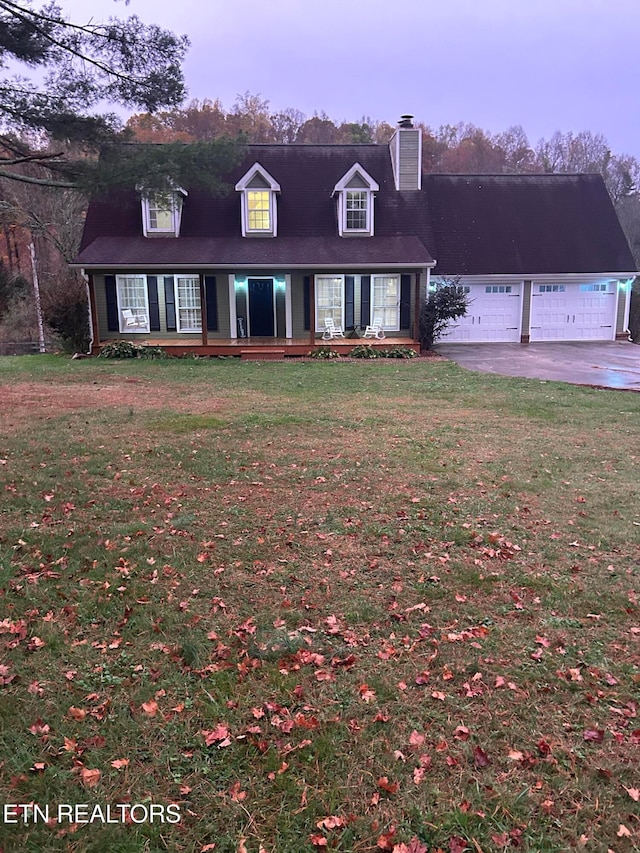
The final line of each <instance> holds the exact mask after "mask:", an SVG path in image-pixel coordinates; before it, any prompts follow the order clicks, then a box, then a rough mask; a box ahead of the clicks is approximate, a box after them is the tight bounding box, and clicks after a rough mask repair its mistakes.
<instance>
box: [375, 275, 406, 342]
mask: <svg viewBox="0 0 640 853" xmlns="http://www.w3.org/2000/svg"><path fill="white" fill-rule="evenodd" d="M372 284H373V287H372V294H371V295H372V305H371V317H372V319H373V322H374V323H380V325H381V326H382V328H383V329H385V330H386V331H398V329H399V328H400V277H399V276H397V275H374V276H373V277H372Z"/></svg>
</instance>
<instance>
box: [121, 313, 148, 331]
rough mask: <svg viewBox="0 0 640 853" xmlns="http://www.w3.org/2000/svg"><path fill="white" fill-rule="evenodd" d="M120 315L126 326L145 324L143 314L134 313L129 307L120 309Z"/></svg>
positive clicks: (145, 320)
mask: <svg viewBox="0 0 640 853" xmlns="http://www.w3.org/2000/svg"><path fill="white" fill-rule="evenodd" d="M122 317H123V319H124V325H125V326H126V328H131V327H139V326H146V325H147V318H146V317H145V315H144V314H134V313H133V311H132V310H131V308H123V309H122Z"/></svg>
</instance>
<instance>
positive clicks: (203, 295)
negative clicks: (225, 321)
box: [199, 273, 209, 347]
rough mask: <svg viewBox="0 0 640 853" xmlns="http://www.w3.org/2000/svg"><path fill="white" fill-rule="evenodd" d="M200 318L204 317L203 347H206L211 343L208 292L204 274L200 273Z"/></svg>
mask: <svg viewBox="0 0 640 853" xmlns="http://www.w3.org/2000/svg"><path fill="white" fill-rule="evenodd" d="M199 278H200V316H201V317H202V346H203V347H206V346H207V345H208V343H209V336H208V334H207V292H206V290H205V283H204V273H200V275H199Z"/></svg>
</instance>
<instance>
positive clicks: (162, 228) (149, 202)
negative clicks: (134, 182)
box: [142, 187, 187, 237]
mask: <svg viewBox="0 0 640 853" xmlns="http://www.w3.org/2000/svg"><path fill="white" fill-rule="evenodd" d="M186 195H187V191H186V190H183V189H182V187H176V188H175V189H173V190H167V191H166V192H149V191H145V190H144V189H143V190H142V233H143V234H144V236H145V237H155V236H158V237H179V236H180V223H181V221H182V203H183V198H184V196H186Z"/></svg>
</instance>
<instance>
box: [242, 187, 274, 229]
mask: <svg viewBox="0 0 640 853" xmlns="http://www.w3.org/2000/svg"><path fill="white" fill-rule="evenodd" d="M247 230H248V231H271V230H272V229H271V192H270V191H269V190H247Z"/></svg>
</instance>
